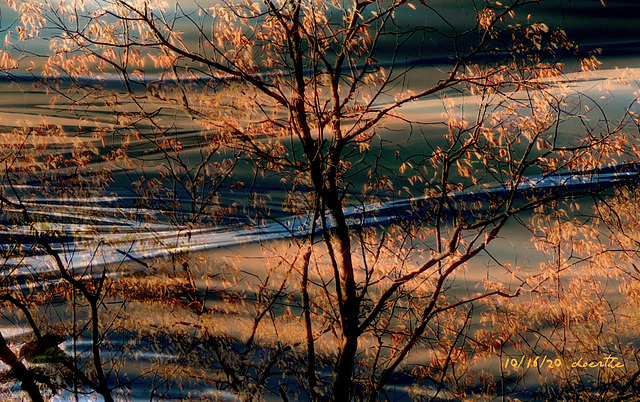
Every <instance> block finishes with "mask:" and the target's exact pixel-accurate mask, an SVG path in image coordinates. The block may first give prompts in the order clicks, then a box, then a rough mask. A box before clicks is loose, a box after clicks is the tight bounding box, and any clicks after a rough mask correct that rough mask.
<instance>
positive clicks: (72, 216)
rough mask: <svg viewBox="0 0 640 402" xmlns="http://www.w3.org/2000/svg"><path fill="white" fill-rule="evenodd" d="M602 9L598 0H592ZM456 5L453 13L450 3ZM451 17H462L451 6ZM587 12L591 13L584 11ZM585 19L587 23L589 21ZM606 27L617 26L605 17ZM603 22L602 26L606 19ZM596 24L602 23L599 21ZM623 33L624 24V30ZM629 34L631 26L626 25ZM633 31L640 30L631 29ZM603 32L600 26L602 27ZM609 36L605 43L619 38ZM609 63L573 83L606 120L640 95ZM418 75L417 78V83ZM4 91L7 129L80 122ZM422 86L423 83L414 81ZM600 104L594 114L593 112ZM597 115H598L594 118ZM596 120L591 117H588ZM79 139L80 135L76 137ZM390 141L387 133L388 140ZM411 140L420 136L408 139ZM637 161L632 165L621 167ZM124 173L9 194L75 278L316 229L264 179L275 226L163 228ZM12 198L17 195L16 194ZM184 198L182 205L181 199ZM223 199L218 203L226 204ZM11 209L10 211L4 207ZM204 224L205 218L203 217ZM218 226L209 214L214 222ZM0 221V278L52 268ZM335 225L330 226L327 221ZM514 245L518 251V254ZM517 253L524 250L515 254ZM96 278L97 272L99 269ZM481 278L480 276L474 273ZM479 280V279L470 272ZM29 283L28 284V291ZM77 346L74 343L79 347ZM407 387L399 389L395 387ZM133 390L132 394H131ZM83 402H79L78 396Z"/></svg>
mask: <svg viewBox="0 0 640 402" xmlns="http://www.w3.org/2000/svg"><path fill="white" fill-rule="evenodd" d="M594 3H597V2H594ZM454 8H455V7H454ZM450 12H451V13H454V12H456V11H455V10H453V9H452V10H451V11H450ZM587 15H588V13H587ZM547 18H548V19H549V20H550V21H553V20H555V19H556V18H557V16H556V14H554V13H552V12H549V13H548V15H547ZM587 20H588V21H589V22H591V21H592V20H591V19H588V18H587ZM576 21H578V22H576V23H575V26H572V27H569V29H568V30H569V31H570V32H571V30H572V29H573V31H574V32H576V33H578V34H584V32H585V26H581V25H580V24H581V23H580V22H579V21H582V23H584V22H585V19H584V18H583V19H582V20H580V19H577V20H576ZM609 23H611V21H610V20H609ZM602 24H604V22H602ZM598 26H600V22H599V23H598ZM629 26H630V24H627V25H624V26H621V30H622V31H624V32H627V31H628V29H626V28H629ZM625 27H626V28H625ZM622 28H625V29H622ZM633 28H634V29H636V28H637V27H635V26H634V27H633ZM601 29H604V28H601ZM612 38H613V37H609V38H607V40H613V39H612ZM636 40H637V39H636ZM587 45H588V46H589V47H595V46H598V45H599V43H598V42H593V41H592V42H589V43H588V44H587ZM637 47H638V46H637V42H636V41H634V40H633V37H632V36H629V34H628V33H627V34H624V35H621V36H619V37H617V43H614V46H610V49H612V51H611V53H610V55H611V56H615V57H616V58H615V59H613V58H611V63H616V65H619V66H621V67H627V66H630V67H637V66H639V65H640V62H639V60H640V59H638V58H632V57H625V56H626V54H625V52H627V51H635V50H637ZM607 67H612V65H605V69H604V70H602V71H600V72H597V73H592V74H583V75H579V76H574V77H570V78H572V79H573V80H574V83H573V85H574V88H575V89H576V90H579V91H580V92H582V93H585V94H588V95H589V96H590V97H591V99H593V100H597V103H598V105H599V106H601V107H602V109H603V111H604V112H605V113H606V114H607V115H611V116H613V118H614V119H615V117H616V116H617V115H619V114H620V113H621V111H623V110H625V109H626V108H628V107H629V105H632V104H633V103H634V100H635V98H636V96H637V93H636V92H637V91H638V83H637V81H636V79H637V78H636V75H637V72H636V71H630V72H628V73H624V77H623V78H624V79H625V80H627V82H623V81H624V80H621V81H620V82H613V83H605V81H604V80H605V79H608V78H615V77H618V76H620V75H621V74H623V73H622V72H621V71H619V70H612V69H606V68H607ZM424 69H425V71H424V73H425V74H424V75H429V73H428V69H429V67H424ZM418 75H420V74H416V75H412V77H417V76H418ZM0 85H1V87H0V88H1V91H2V93H3V95H4V96H3V97H2V99H0V124H2V125H4V126H5V127H9V128H10V127H12V126H20V125H21V124H22V123H23V122H25V121H30V122H32V123H35V124H37V123H39V122H40V121H42V120H43V119H46V120H47V122H49V123H51V124H61V125H65V126H68V127H73V126H76V125H75V124H74V122H73V119H75V118H76V115H74V114H71V113H69V114H66V115H65V114H64V113H59V111H56V112H52V111H51V110H50V109H49V108H48V104H49V101H48V97H47V96H46V95H44V94H43V93H41V92H39V91H31V92H28V93H25V90H26V91H29V88H30V84H29V83H28V82H22V83H21V84H20V86H16V85H9V84H6V83H2V84H0ZM416 85H418V84H416ZM593 109H594V108H592V110H593ZM401 112H402V113H404V114H405V115H406V116H407V118H408V119H415V120H419V121H422V122H429V121H431V122H433V121H439V120H441V118H442V117H441V116H442V112H443V103H442V101H441V100H440V99H427V100H424V101H418V102H413V103H411V104H410V105H407V106H405V107H403V108H402V110H401ZM592 113H593V112H592ZM592 115H593V116H594V118H597V117H595V114H592ZM85 117H86V118H87V120H88V121H90V120H91V119H92V118H94V117H98V118H100V119H105V116H104V114H102V113H97V112H95V115H93V116H91V115H90V116H85ZM78 135H80V134H78ZM180 135H181V141H182V142H183V143H185V144H189V143H190V142H191V143H194V144H197V140H196V139H195V138H192V141H190V140H189V139H190V138H191V136H194V137H195V136H197V135H198V133H197V131H196V130H193V129H185V131H184V132H182V133H180ZM383 135H385V134H383ZM388 137H389V138H390V139H391V140H392V141H402V142H403V145H404V146H407V147H409V146H411V145H412V143H410V142H407V141H406V140H404V139H403V140H400V139H399V138H400V137H402V135H401V134H400V135H399V134H398V132H397V131H395V130H394V132H389V133H388ZM410 141H414V140H410ZM137 151H138V152H141V153H145V152H146V151H145V150H144V149H138V150H137ZM623 162H632V161H623ZM94 163H95V164H96V166H98V165H100V164H101V163H102V162H101V161H100V160H99V159H96V161H94ZM127 177H128V176H127V175H118V176H117V180H116V183H115V184H114V185H113V186H112V187H110V188H109V189H108V191H107V192H106V195H102V196H96V197H86V198H66V199H52V198H42V197H40V196H38V195H32V194H40V193H41V190H42V189H41V188H40V187H39V185H38V184H33V185H17V186H15V188H14V189H13V190H15V191H17V192H18V193H19V194H20V195H21V201H22V203H23V205H24V206H25V207H26V208H27V209H28V210H29V213H30V214H31V215H32V217H34V218H35V219H34V220H36V221H37V222H38V223H37V227H38V228H39V229H42V230H44V231H47V232H51V233H55V236H53V237H51V241H52V245H53V247H54V249H55V250H56V251H57V252H59V253H60V255H61V256H62V258H63V260H64V262H65V263H66V264H68V266H69V267H71V268H72V269H74V270H76V271H79V272H86V271H85V268H87V267H88V266H91V267H98V268H99V267H102V266H106V265H109V264H113V263H118V262H122V261H125V262H132V263H134V264H137V265H138V266H139V267H140V268H141V269H144V268H143V267H144V265H145V264H146V261H149V260H150V259H152V258H154V257H162V256H166V255H169V254H172V253H178V252H186V251H190V252H196V251H214V250H217V249H226V248H232V247H235V246H239V245H242V244H248V243H259V242H265V241H270V240H281V239H286V238H289V237H296V236H303V235H305V234H307V233H308V232H309V230H310V227H311V221H312V218H311V217H310V216H306V215H289V214H287V213H285V212H284V211H282V198H283V197H282V193H283V192H284V190H283V189H282V188H281V187H280V188H278V186H277V185H274V183H271V182H268V180H267V181H265V182H264V183H263V186H262V187H258V188H257V189H254V190H256V192H258V193H262V194H265V195H269V196H271V197H270V200H269V201H268V204H267V207H268V208H270V209H271V210H272V211H275V215H276V216H278V221H277V222H272V221H264V222H263V221H260V220H258V221H257V223H256V221H254V220H250V219H246V218H244V217H243V216H242V214H241V213H238V214H237V216H234V218H235V219H234V220H233V222H232V223H231V224H229V225H211V226H205V227H198V228H193V227H189V226H186V225H185V226H180V225H175V224H172V223H169V222H167V221H166V220H165V219H163V216H164V215H165V212H166V211H163V210H161V209H150V208H144V207H140V206H136V205H134V204H135V196H133V195H132V194H131V191H130V187H131V183H130V182H127ZM637 181H638V171H637V169H636V168H635V167H634V168H632V169H627V170H615V169H614V170H611V171H603V172H595V173H594V172H572V173H571V174H568V175H564V176H562V175H560V176H552V177H549V178H546V179H541V178H540V177H536V176H533V177H530V178H529V180H528V181H526V182H524V183H523V184H522V185H521V186H522V188H521V189H522V191H527V190H530V189H536V188H537V189H549V191H553V189H556V190H558V189H559V191H572V190H575V189H580V188H584V187H585V186H593V188H602V187H606V186H611V185H615V184H620V183H623V182H624V183H629V182H632V183H633V182H637ZM4 190H5V192H4V193H5V194H7V196H8V197H9V198H11V192H10V191H7V189H6V188H5V189H4ZM501 191H504V189H503V188H501V187H500V185H499V184H498V183H494V186H493V187H491V188H490V189H489V190H486V189H485V190H483V191H475V192H474V191H470V192H465V193H459V194H452V198H453V199H456V200H460V201H462V200H480V201H482V200H483V199H484V198H483V197H486V196H487V194H491V193H492V192H493V193H494V194H500V192H501ZM223 196H227V197H229V201H236V200H238V199H241V198H243V197H246V196H247V194H246V193H244V195H242V193H241V192H240V193H233V194H232V193H224V194H223ZM12 199H14V200H16V198H15V197H14V198H12ZM185 201H186V200H185ZM225 201H226V200H224V199H223V200H222V203H225ZM432 202H435V200H434V199H429V198H412V199H402V200H391V201H388V202H383V203H377V204H368V205H364V206H359V207H356V206H352V207H349V208H347V209H346V210H345V214H346V216H347V218H348V221H349V222H350V224H352V225H361V224H364V225H377V226H380V227H384V226H385V225H387V224H389V223H391V222H395V221H397V219H399V218H402V219H424V218H425V217H426V216H428V214H429V211H430V206H431V205H432V204H431V203H432ZM5 211H6V209H5ZM204 218H205V220H206V217H204ZM212 220H213V218H212ZM0 224H1V225H2V227H3V230H2V233H0V243H2V244H0V250H2V251H5V252H6V254H7V255H8V257H6V258H5V261H4V267H5V269H4V270H3V271H2V272H0V275H14V276H18V277H19V276H21V275H22V276H25V277H26V276H28V275H32V274H34V273H45V272H47V271H55V270H56V268H55V266H54V265H53V263H52V261H50V258H48V257H46V256H44V255H43V254H42V251H41V250H38V249H37V247H35V246H34V245H33V239H32V237H31V228H30V227H29V226H28V225H23V224H16V223H15V220H13V219H10V220H9V219H7V220H4V221H2V222H0ZM328 224H329V225H330V221H329V222H328ZM502 235H503V239H510V240H509V241H503V242H502V243H499V244H501V246H502V247H505V246H507V247H511V248H512V249H513V250H506V249H502V250H501V249H500V248H499V247H500V246H497V247H494V248H492V249H491V252H492V253H493V254H494V255H495V256H501V257H504V258H505V260H502V261H503V262H509V261H506V259H515V260H519V261H520V262H522V261H525V262H526V258H527V257H526V256H523V255H522V254H521V252H522V250H521V249H520V247H521V245H520V244H514V243H513V242H514V240H513V239H526V236H527V234H526V233H525V234H523V233H522V229H521V228H520V227H519V226H518V225H513V226H508V227H506V228H505V231H504V233H503V234H502ZM16 241H19V242H21V245H22V246H24V247H25V248H26V249H27V251H28V250H29V249H33V252H31V253H29V252H27V253H26V254H27V256H26V257H20V258H15V257H12V256H11V250H12V249H14V248H15V247H16ZM516 249H518V250H516ZM519 253H520V254H519ZM489 261H490V259H489V258H487V259H486V261H478V262H477V263H476V264H475V265H474V266H475V267H478V268H479V271H482V269H483V267H486V266H488V264H491V262H489ZM96 272H101V270H100V269H97V270H96ZM477 274H478V275H479V276H482V275H483V273H482V272H479V273H477ZM471 276H473V275H471ZM25 286H26V285H25ZM0 331H1V332H2V333H3V335H4V336H5V338H7V339H12V338H19V337H21V336H24V335H25V333H26V332H28V329H25V328H23V327H20V326H12V325H10V323H6V324H5V326H3V327H0ZM63 346H64V348H65V350H66V351H68V352H69V353H71V348H72V345H71V343H70V342H65V343H64V344H63ZM76 347H78V345H77V344H76ZM149 358H153V359H157V360H161V361H171V360H172V359H174V358H175V356H172V355H170V354H167V355H153V356H151V355H144V354H141V355H137V356H131V359H132V360H139V361H142V360H145V359H149ZM399 387H400V388H402V385H400V386H399ZM138 392H139V393H138V395H139V398H140V400H148V396H145V392H146V390H145V388H144V386H141V387H140V389H139V390H138ZM215 392H216V391H213V390H202V393H203V395H207V393H208V394H210V395H211V397H212V398H213V397H216V396H217V397H220V398H225V397H228V398H231V397H232V395H220V394H217V395H216V394H215ZM135 393H136V392H135V391H134V394H135ZM66 398H68V395H64V394H63V395H61V396H60V399H62V400H65V399H66ZM81 400H82V399H81Z"/></svg>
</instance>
